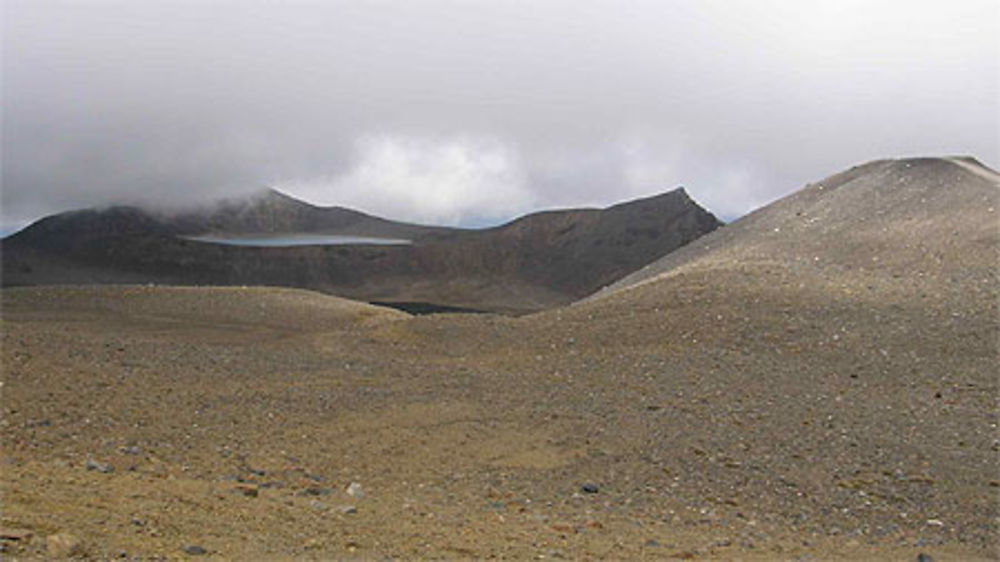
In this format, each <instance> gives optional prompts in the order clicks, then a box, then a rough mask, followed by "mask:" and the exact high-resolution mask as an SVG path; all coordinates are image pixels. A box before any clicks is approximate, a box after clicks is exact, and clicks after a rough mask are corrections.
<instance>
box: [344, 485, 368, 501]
mask: <svg viewBox="0 0 1000 562" xmlns="http://www.w3.org/2000/svg"><path fill="white" fill-rule="evenodd" d="M347 495H348V496H351V497H352V498H363V497H365V490H364V488H362V487H361V484H358V483H357V482H351V484H350V485H349V486H348V487H347Z"/></svg>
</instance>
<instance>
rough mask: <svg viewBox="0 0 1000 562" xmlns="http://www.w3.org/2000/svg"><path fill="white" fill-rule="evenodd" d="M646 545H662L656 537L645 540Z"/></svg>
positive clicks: (652, 546)
mask: <svg viewBox="0 0 1000 562" xmlns="http://www.w3.org/2000/svg"><path fill="white" fill-rule="evenodd" d="M644 546H646V547H647V548H655V547H657V546H660V543H659V542H657V541H656V539H649V540H648V541H646V542H645V544H644Z"/></svg>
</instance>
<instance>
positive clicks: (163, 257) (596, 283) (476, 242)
mask: <svg viewBox="0 0 1000 562" xmlns="http://www.w3.org/2000/svg"><path fill="white" fill-rule="evenodd" d="M719 224H720V223H719V222H718V221H717V220H716V219H715V217H713V216H712V215H711V214H710V213H708V212H706V211H705V210H703V209H702V208H701V207H699V206H698V205H697V204H696V203H694V202H693V201H692V200H691V199H690V198H689V197H688V196H687V194H686V193H685V192H684V191H683V190H676V191H672V192H670V193H666V194H663V195H660V196H657V197H652V198H648V199H643V200H639V201H634V202H630V203H625V204H622V205H616V206H614V207H611V208H609V209H605V210H596V209H595V210H570V211H551V212H545V213H538V214H535V215H529V216H527V217H523V218H521V219H518V220H516V221H513V222H511V223H509V224H506V225H503V226H499V227H496V228H491V229H485V230H461V229H450V228H438V227H427V226H420V225H412V224H404V223H397V222H392V221H387V220H383V219H379V218H376V217H372V216H369V215H365V214H363V213H358V212H356V211H351V210H347V209H341V208H320V207H314V206H311V205H307V204H305V203H302V202H300V201H297V200H295V199H292V198H290V197H288V196H285V195H282V194H280V193H277V192H273V191H269V192H264V193H262V194H258V195H256V196H253V197H251V198H249V199H247V200H240V201H225V202H222V203H220V204H219V205H218V206H216V207H215V208H212V209H208V210H204V211H198V212H187V213H182V214H177V215H163V214H153V213H149V212H146V211H143V210H140V209H136V208H130V207H114V208H111V209H107V210H86V211H75V212H71V213H63V214H60V215H55V216H51V217H47V218H45V219H42V220H40V221H39V222H37V223H35V224H33V225H32V226H30V227H28V228H26V229H25V230H23V231H21V232H19V233H17V234H16V235H14V236H11V237H8V238H6V239H4V241H3V250H4V251H3V260H4V262H3V263H4V267H3V283H4V285H5V286H18V285H44V284H109V283H111V284H113V283H157V284H176V285H271V286H289V287H300V288H309V289H314V290H318V291H323V292H327V293H333V294H337V295H341V296H346V297H350V298H354V299H358V300H366V301H380V302H389V303H391V302H407V303H427V304H428V305H439V306H454V307H460V308H471V309H485V310H503V311H512V312H524V311H531V310H538V309H542V308H547V307H551V306H556V305H560V304H566V303H568V302H571V301H573V300H575V299H578V298H580V297H583V296H585V295H587V294H590V293H592V292H593V291H595V290H597V289H599V288H600V287H602V286H604V285H607V284H609V283H612V282H613V281H615V280H616V279H618V278H620V277H621V276H623V275H625V274H627V273H628V272H630V271H633V270H635V269H636V268H637V267H639V266H641V265H643V264H645V263H648V262H650V261H652V260H654V259H656V258H659V257H660V256H662V255H664V254H666V253H668V252H670V251H672V250H674V249H676V248H678V247H680V246H682V245H684V244H686V243H688V242H690V241H691V240H694V239H695V238H697V237H698V236H701V235H702V234H704V233H706V232H709V231H711V230H712V229H714V228H716V227H718V226H719ZM302 233H310V234H331V235H351V236H368V237H375V238H393V239H405V240H410V241H412V244H408V245H404V246H400V247H388V246H373V245H339V246H321V245H314V246H303V247H268V248H261V247H233V246H227V245H222V244H212V243H207V242H200V241H196V240H190V239H187V238H185V237H186V236H192V235H204V234H209V235H247V234H250V235H282V234H288V235H294V234H302Z"/></svg>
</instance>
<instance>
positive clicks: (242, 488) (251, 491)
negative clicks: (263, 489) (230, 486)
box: [236, 484, 260, 498]
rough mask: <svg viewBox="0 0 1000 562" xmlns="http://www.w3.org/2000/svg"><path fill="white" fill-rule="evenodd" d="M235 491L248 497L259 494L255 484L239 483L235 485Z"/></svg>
mask: <svg viewBox="0 0 1000 562" xmlns="http://www.w3.org/2000/svg"><path fill="white" fill-rule="evenodd" d="M236 491H237V492H239V493H241V494H243V495H244V496H246V497H248V498H256V497H257V496H258V495H259V494H260V492H259V491H258V489H257V486H254V485H253V484H239V485H238V486H236Z"/></svg>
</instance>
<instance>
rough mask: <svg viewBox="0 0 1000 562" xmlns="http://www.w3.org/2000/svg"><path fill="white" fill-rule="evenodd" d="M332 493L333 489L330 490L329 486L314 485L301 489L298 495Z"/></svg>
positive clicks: (326, 494)
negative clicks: (319, 486) (317, 486)
mask: <svg viewBox="0 0 1000 562" xmlns="http://www.w3.org/2000/svg"><path fill="white" fill-rule="evenodd" d="M332 493H333V490H331V489H330V488H316V487H312V486H310V487H309V488H306V489H304V490H302V491H301V492H299V495H300V496H329V495H330V494H332Z"/></svg>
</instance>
